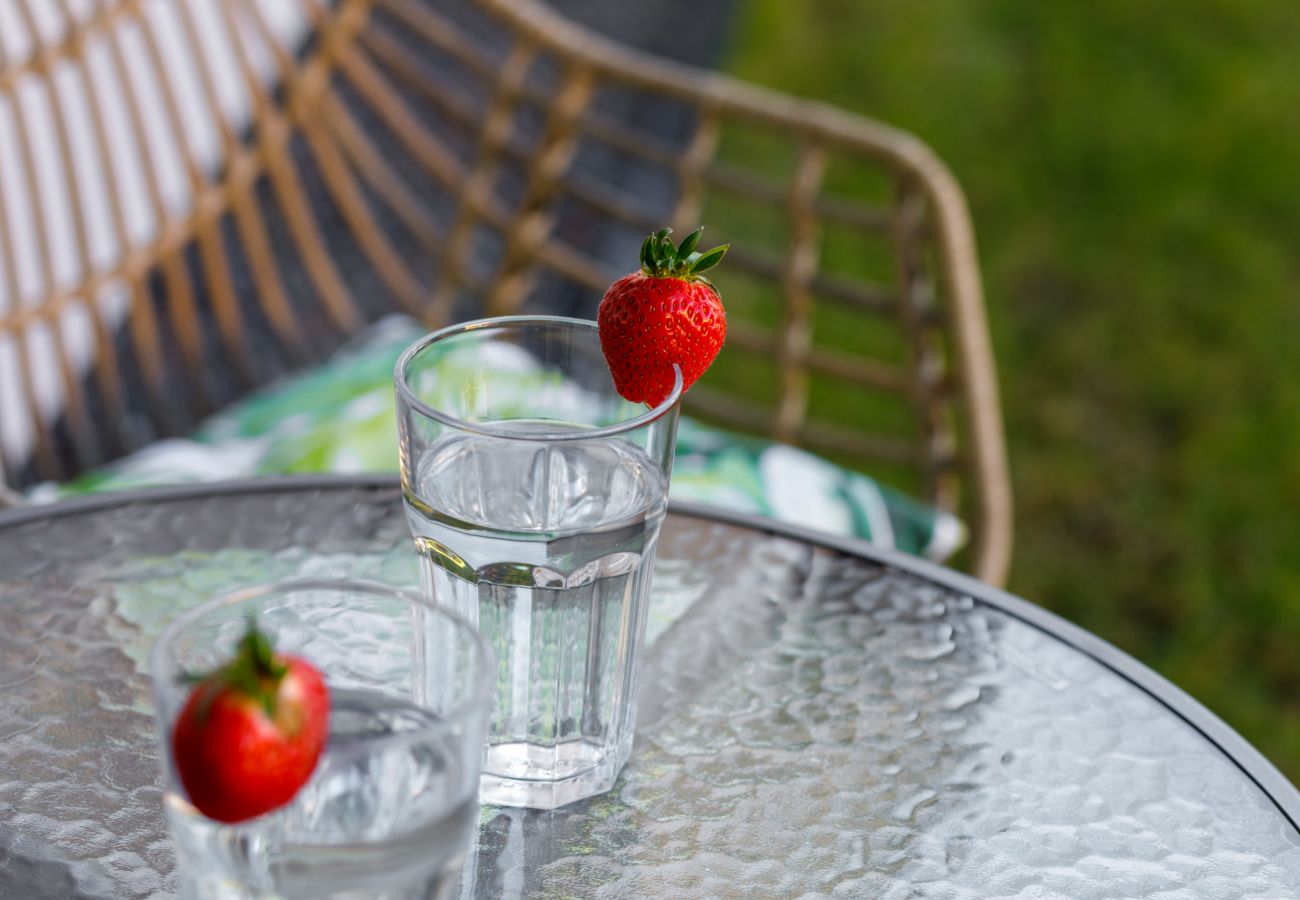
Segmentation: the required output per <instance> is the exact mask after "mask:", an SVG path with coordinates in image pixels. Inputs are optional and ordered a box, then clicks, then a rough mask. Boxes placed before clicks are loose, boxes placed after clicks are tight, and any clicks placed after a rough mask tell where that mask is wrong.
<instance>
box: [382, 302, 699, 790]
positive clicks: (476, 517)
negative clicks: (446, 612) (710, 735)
mask: <svg viewBox="0 0 1300 900" xmlns="http://www.w3.org/2000/svg"><path fill="white" fill-rule="evenodd" d="M396 380H397V402H398V430H399V433H400V437H401V467H402V489H403V497H404V501H405V505H406V514H407V519H408V521H409V523H410V526H411V531H412V533H413V535H414V537H415V543H416V547H417V550H418V553H419V557H420V561H421V584H422V588H423V590H424V591H425V592H426V594H427V595H428V596H430V597H432V598H433V599H434V600H436V601H437V602H439V603H441V604H444V605H446V606H449V607H451V608H452V609H454V610H456V611H458V612H460V613H461V614H462V615H463V616H465V618H466V619H468V620H469V621H471V622H473V623H474V624H476V625H477V626H478V628H479V629H480V631H481V632H482V633H483V635H484V637H485V638H486V639H487V641H488V642H489V644H490V645H491V647H492V649H493V651H494V653H495V655H496V659H497V673H496V698H495V699H496V708H495V713H494V715H493V717H492V720H491V722H490V724H489V726H488V738H487V746H486V750H485V755H484V762H483V775H482V780H481V787H480V791H479V797H480V799H481V800H483V802H485V803H496V804H502V805H508V806H527V807H532V808H537V809H551V808H554V807H556V806H561V805H563V804H565V803H570V802H572V801H574V800H578V799H581V798H583V797H589V796H592V795H594V794H599V793H602V792H604V791H607V790H609V788H611V787H612V786H613V784H614V781H615V779H616V778H617V777H618V773H619V770H620V769H621V768H622V767H623V764H624V763H625V762H626V761H627V759H628V756H629V755H630V753H631V749H632V735H633V724H634V720H635V714H636V692H637V673H638V663H639V657H640V654H641V649H642V643H643V640H644V636H645V624H646V609H647V599H648V594H649V589H650V570H651V568H652V565H653V562H654V554H655V546H656V542H657V540H658V536H659V526H660V524H661V523H662V522H663V517H664V513H665V510H666V506H667V494H668V478H669V473H670V471H671V468H672V460H673V447H674V440H675V437H676V431H677V410H678V400H679V399H680V395H681V390H682V381H681V373H680V371H678V372H677V373H676V382H675V384H674V386H673V389H672V391H671V393H670V394H669V396H668V397H667V398H665V399H664V401H663V402H662V403H660V404H659V405H658V406H656V407H655V408H653V409H648V408H647V407H646V406H645V405H644V404H637V403H630V402H628V401H626V400H624V399H623V398H622V397H620V396H619V395H618V392H617V391H615V389H614V383H613V379H612V378H611V376H610V373H609V369H608V367H607V365H606V363H605V360H604V357H603V356H602V354H601V349H600V338H599V334H598V331H597V328H596V323H595V322H588V321H582V320H578V319H563V318H555V317H508V318H499V319H485V320H481V321H477V322H470V323H468V324H464V325H458V326H454V327H451V328H446V329H443V330H442V331H439V332H436V333H434V334H432V335H429V336H428V337H426V338H424V339H423V340H421V341H419V342H417V343H416V344H415V345H413V346H412V347H410V348H409V349H408V350H407V351H406V352H405V353H404V354H403V355H402V358H401V360H400V361H399V362H398V364H397V372H396Z"/></svg>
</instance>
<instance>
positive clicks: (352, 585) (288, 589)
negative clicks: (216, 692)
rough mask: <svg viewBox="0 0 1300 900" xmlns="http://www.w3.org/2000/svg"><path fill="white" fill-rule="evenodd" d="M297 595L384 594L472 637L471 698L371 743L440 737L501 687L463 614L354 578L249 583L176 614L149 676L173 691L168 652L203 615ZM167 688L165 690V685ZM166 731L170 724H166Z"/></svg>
mask: <svg viewBox="0 0 1300 900" xmlns="http://www.w3.org/2000/svg"><path fill="white" fill-rule="evenodd" d="M295 591H331V592H334V593H361V594H371V595H380V596H388V597H397V598H400V599H403V600H406V601H407V602H408V603H410V604H413V605H414V606H417V607H422V608H424V609H425V610H427V611H429V612H431V613H434V614H436V615H440V616H443V617H444V618H446V619H448V620H450V621H451V623H452V624H453V625H455V626H456V628H457V629H458V630H459V631H461V632H463V633H464V634H466V635H468V636H469V638H470V640H471V641H472V643H473V644H474V647H475V650H476V651H477V654H478V657H479V666H478V669H479V671H478V672H477V673H475V675H474V678H473V682H472V689H471V691H470V696H468V697H466V698H465V699H464V700H462V701H460V702H459V703H457V704H456V705H455V706H454V707H452V709H451V710H449V711H448V712H446V713H442V714H439V716H438V721H437V722H436V723H433V724H430V725H426V726H422V727H420V728H416V729H412V730H408V731H402V732H396V733H393V734H386V735H383V736H380V737H376V738H372V739H370V740H369V741H368V742H367V743H368V745H369V744H386V743H390V742H409V741H410V740H411V737H412V735H413V734H416V735H420V734H436V733H440V732H445V731H448V730H450V729H451V728H453V727H455V725H456V724H457V723H459V722H461V721H462V720H464V719H465V718H467V717H469V716H470V715H471V714H472V713H473V711H474V709H475V708H476V707H483V708H485V709H486V707H487V705H488V704H489V703H490V701H491V699H492V690H493V686H494V685H495V683H496V672H495V669H496V656H495V654H493V652H492V648H491V647H489V646H488V643H487V640H486V639H485V638H484V637H483V635H482V633H480V632H479V630H478V629H477V628H475V627H474V626H473V625H472V624H470V622H469V620H468V619H466V618H465V617H464V616H462V615H460V613H457V612H455V611H454V610H451V609H448V608H447V607H445V606H443V605H441V604H439V603H435V602H434V601H432V600H428V599H426V598H425V597H424V596H422V595H421V594H418V593H416V592H415V591H409V590H406V589H404V588H398V587H392V586H391V585H387V584H381V583H379V582H376V581H363V580H359V579H349V578H303V579H288V580H285V581H271V582H263V583H261V584H254V585H249V586H247V587H242V588H238V589H236V590H233V591H228V592H226V593H224V594H220V595H219V596H216V597H213V598H211V599H208V600H205V601H204V602H202V603H200V604H199V605H198V606H195V607H194V608H193V609H189V610H186V611H185V612H184V613H182V614H181V615H179V616H177V617H176V618H175V619H173V620H172V621H171V622H170V623H168V625H167V627H166V628H164V629H163V630H162V633H161V634H159V635H158V637H157V639H156V640H155V641H154V643H153V647H152V648H150V650H149V677H150V678H151V679H152V680H153V688H154V692H155V693H158V692H160V691H162V690H164V689H165V690H171V689H173V688H174V685H173V684H172V683H171V682H169V681H167V680H165V679H166V676H167V674H168V673H166V672H165V671H164V670H166V669H168V668H170V666H169V664H168V660H167V649H168V648H169V647H170V646H171V645H172V643H173V642H175V640H176V639H177V637H178V636H179V635H180V634H181V632H183V631H184V630H185V629H186V628H188V627H189V626H191V625H193V624H194V623H195V622H197V621H199V620H200V619H202V618H203V617H204V616H206V615H208V614H210V613H212V612H214V611H215V610H218V609H220V608H222V607H224V606H234V605H235V604H237V603H244V602H247V601H249V600H258V599H261V598H264V597H270V596H274V595H276V594H290V593H293V592H295ZM321 674H322V675H324V676H325V681H326V684H328V683H329V672H325V671H322V672H321ZM164 685H165V687H164ZM161 712H162V710H160V709H155V710H154V714H155V716H157V717H158V718H159V719H160V720H161V718H162V716H161V715H160V713H161ZM162 727H163V728H164V730H166V725H165V724H164V725H163V726H162Z"/></svg>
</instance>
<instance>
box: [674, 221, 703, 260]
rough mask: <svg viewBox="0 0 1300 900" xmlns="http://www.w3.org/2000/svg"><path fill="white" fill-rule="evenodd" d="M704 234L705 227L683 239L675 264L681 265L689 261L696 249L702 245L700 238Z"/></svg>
mask: <svg viewBox="0 0 1300 900" xmlns="http://www.w3.org/2000/svg"><path fill="white" fill-rule="evenodd" d="M703 234H704V228H703V226H701V227H699V228H697V229H695V230H694V231H692V232H691V233H690V234H688V235H686V237H684V238H682V242H681V244H680V245H679V246H678V247H677V255H676V258H675V262H676V263H677V264H678V265H680V264H681V263H682V262H684V261H685V260H686V259H688V258H689V257H690V255H691V253H692V252H694V250H695V248H696V247H698V246H699V245H700V237H701V236H703Z"/></svg>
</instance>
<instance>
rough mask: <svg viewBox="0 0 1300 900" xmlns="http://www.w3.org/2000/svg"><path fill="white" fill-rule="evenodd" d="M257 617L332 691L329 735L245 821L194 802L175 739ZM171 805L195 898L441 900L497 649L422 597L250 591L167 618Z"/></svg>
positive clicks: (161, 719)
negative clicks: (281, 797)
mask: <svg viewBox="0 0 1300 900" xmlns="http://www.w3.org/2000/svg"><path fill="white" fill-rule="evenodd" d="M250 616H252V617H255V618H256V621H257V625H258V627H259V628H260V629H261V630H262V631H263V632H265V633H267V634H268V635H269V636H270V637H271V638H272V640H273V641H274V643H275V646H276V649H277V650H278V651H280V652H284V653H290V654H293V655H296V656H301V657H303V658H304V659H306V660H308V661H309V662H311V663H312V664H313V665H315V666H316V668H318V669H319V670H320V671H321V673H322V674H323V675H324V676H325V681H326V684H327V685H328V687H329V690H330V722H329V738H328V742H327V744H326V746H325V750H324V752H323V753H322V754H321V757H320V761H319V762H318V763H317V765H316V769H315V771H314V772H313V773H312V776H311V779H310V780H309V781H308V782H307V784H306V785H304V786H303V787H302V789H301V790H300V791H299V792H298V794H297V795H295V797H294V798H293V799H292V800H291V801H290V802H289V803H288V804H287V805H286V806H283V807H280V808H279V809H276V810H272V811H271V812H269V813H266V814H265V815H262V816H258V817H257V818H254V819H250V820H248V821H245V822H240V823H237V824H226V823H222V822H218V821H215V820H213V819H210V818H208V817H206V816H204V815H203V814H202V813H201V812H199V811H198V810H197V809H196V808H195V807H194V806H193V805H192V804H191V803H190V802H189V800H188V799H187V798H186V795H185V789H184V787H183V786H182V784H181V781H180V779H179V777H178V775H177V771H176V765H175V760H174V759H173V758H172V753H171V739H170V738H171V734H172V731H173V727H174V725H175V722H176V718H177V716H178V715H179V714H180V711H181V709H182V707H183V706H184V704H185V701H186V698H187V696H188V693H189V690H190V686H189V685H188V684H186V682H185V676H186V673H190V672H199V671H210V670H212V669H215V668H217V667H219V666H220V665H222V664H223V663H224V662H226V661H227V660H229V659H230V658H231V657H232V656H233V655H234V650H235V645H236V644H237V643H238V642H239V640H240V638H242V637H243V636H244V633H245V631H246V629H247V627H248V618H249V617H250ZM150 670H151V673H152V675H153V681H154V699H155V703H156V708H157V710H156V711H157V717H158V731H159V739H160V742H161V751H162V752H161V756H162V759H163V769H164V787H165V794H164V801H163V802H164V806H165V808H166V812H167V818H168V821H169V824H170V826H171V831H172V836H173V838H174V839H175V843H176V849H177V857H178V862H179V864H180V866H179V867H180V876H181V887H182V894H183V896H185V897H187V898H191V900H199V898H201V900H218V898H219V900H251V898H273V897H274V898H291V897H299V898H301V897H312V898H323V897H329V898H337V900H344V898H348V900H351V898H357V900H360V898H365V900H398V898H402V900H406V898H415V897H420V898H426V897H434V898H439V897H448V896H450V895H451V893H452V892H453V891H454V889H455V886H456V883H457V879H458V877H459V875H460V868H461V864H462V863H463V861H464V858H465V853H466V850H467V849H468V847H469V840H470V837H471V836H472V834H473V830H474V826H475V824H476V823H477V820H478V800H477V793H478V775H479V765H480V760H481V756H482V748H483V736H484V732H485V728H486V725H487V718H488V707H489V703H490V700H491V692H492V677H493V670H494V666H493V663H492V655H491V652H490V651H489V650H488V649H487V646H486V644H485V643H484V642H483V640H482V638H480V637H479V635H478V634H477V632H475V631H474V629H473V628H471V627H470V626H469V624H468V623H466V622H465V621H464V620H463V619H462V618H460V617H459V616H456V615H454V614H453V613H450V612H448V611H447V610H444V609H439V608H438V607H436V606H435V605H434V604H431V603H430V602H429V601H427V600H426V599H424V598H423V597H420V596H419V595H417V594H414V593H405V592H400V591H393V590H390V589H388V588H385V587H382V586H379V585H371V584H364V583H357V582H344V581H320V582H314V581H300V582H286V583H282V584H278V585H268V586H263V587H254V588H249V589H247V590H242V591H239V592H237V593H234V594H230V595H229V596H226V597H222V598H219V599H216V600H213V601H210V602H208V603H206V604H204V605H202V606H200V607H198V608H196V609H194V610H192V611H190V612H188V613H186V614H185V615H183V616H181V617H180V618H179V619H177V620H176V621H175V622H173V623H172V624H171V625H170V626H169V627H168V628H167V630H166V631H165V632H164V633H163V635H162V637H161V638H159V639H158V642H157V643H156V644H155V645H154V649H153V652H152V654H151V656H150Z"/></svg>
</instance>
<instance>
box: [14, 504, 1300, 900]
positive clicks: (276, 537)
mask: <svg viewBox="0 0 1300 900" xmlns="http://www.w3.org/2000/svg"><path fill="white" fill-rule="evenodd" d="M306 576H310V577H332V576H348V577H352V578H363V579H370V580H375V581H382V582H387V583H392V584H399V585H413V584H415V583H416V580H417V575H416V564H415V558H414V555H413V552H412V551H411V549H410V545H409V538H408V536H407V531H406V524H405V521H404V519H403V516H402V511H401V508H400V503H399V494H398V488H397V485H396V483H395V481H394V480H392V479H386V478H378V479H320V478H312V479H275V480H268V481H259V482H249V483H241V484H234V485H220V486H201V487H193V488H180V489H165V490H157V491H150V492H144V493H137V494H117V495H104V496H100V497H95V498H89V499H84V500H78V501H72V502H68V503H64V504H60V505H56V506H51V507H40V508H28V509H21V510H17V511H11V512H8V513H4V514H0V897H21V898H24V900H29V898H43V897H51V898H53V897H58V898H67V897H153V896H167V895H169V894H171V893H172V892H173V891H174V890H175V877H174V873H173V867H174V860H173V855H172V850H171V845H170V842H169V839H168V837H167V832H166V828H165V825H164V822H163V816H162V809H161V806H160V791H159V786H158V767H157V760H156V756H155V749H154V743H153V742H154V734H153V721H152V718H151V710H150V692H149V679H148V677H147V675H146V673H145V670H144V660H145V655H146V652H147V648H148V647H149V645H150V642H151V641H152V640H153V638H154V637H155V636H156V635H157V634H158V632H159V631H160V630H161V628H162V626H163V625H164V624H165V623H166V622H167V621H169V620H170V619H171V618H172V617H173V616H175V615H176V614H177V613H178V612H179V611H180V610H182V609H185V608H187V607H189V606H191V605H193V604H196V603H198V602H200V601H201V600H204V599H206V598H208V597H210V596H212V595H213V594H215V593H218V592H221V591H224V590H226V589H228V588H231V587H234V586H236V585H242V584H248V583H251V582H265V581H271V580H276V579H283V578H291V577H306ZM654 592H655V593H654V600H653V608H652V611H651V620H650V626H649V628H650V632H649V635H648V651H647V655H646V658H645V671H644V676H643V679H642V685H643V686H642V696H641V705H640V718H639V722H638V735H637V744H636V748H635V751H634V753H633V757H632V761H631V763H630V764H629V765H628V767H627V768H626V769H625V770H624V772H623V775H622V776H621V778H620V780H619V782H618V784H617V786H616V787H615V789H614V790H613V791H611V792H610V793H608V794H605V795H603V796H600V797H597V798H594V799H592V800H589V801H584V802H581V803H577V804H573V805H571V806H568V807H564V808H562V809H559V810H556V811H554V812H546V813H542V812H530V811H523V810H511V809H498V808H493V807H485V808H484V809H483V811H482V815H481V820H480V826H479V830H478V834H477V837H476V839H475V842H474V850H473V852H472V855H471V857H470V859H469V862H468V863H467V864H466V868H465V872H464V875H463V878H462V883H461V887H460V896H461V897H466V898H468V897H478V896H483V897H516V896H546V897H653V896H660V897H675V898H676V897H696V896H717V897H730V896H746V897H778V896H779V897H814V896H851V897H882V898H912V897H920V898H951V900H965V898H971V900H976V898H979V900H984V898H991V897H1017V898H1055V897H1062V898H1071V900H1087V898H1094V897H1095V898H1100V897H1124V898H1161V900H1175V898H1200V897H1205V898H1218V900H1228V898H1236V897H1251V898H1263V897H1268V898H1279V900H1280V898H1295V897H1298V896H1300V831H1298V830H1297V822H1300V794H1298V793H1297V791H1296V790H1295V788H1294V787H1292V786H1291V784H1290V783H1289V782H1287V781H1286V779H1284V778H1283V777H1282V776H1281V775H1280V774H1279V773H1278V772H1277V771H1276V770H1275V769H1274V768H1273V767H1272V766H1270V765H1269V764H1268V763H1267V762H1266V761H1265V760H1264V759H1263V758H1262V757H1261V756H1260V755H1259V754H1258V753H1257V752H1256V751H1255V750H1254V749H1252V748H1251V747H1250V746H1249V745H1248V744H1247V743H1246V742H1245V741H1243V740H1242V739H1241V738H1240V737H1238V736H1237V735H1236V734H1235V733H1234V732H1232V731H1231V730H1230V729H1229V728H1227V726H1225V725H1224V724H1223V723H1222V722H1220V721H1219V720H1218V719H1216V718H1214V717H1213V716H1212V715H1211V714H1210V713H1209V712H1207V711H1206V710H1205V709H1203V708H1202V707H1201V706H1199V705H1198V704H1197V703H1195V702H1194V701H1193V700H1191V699H1190V698H1189V697H1187V696H1186V695H1185V694H1183V693H1182V692H1181V691H1179V690H1178V689H1177V688H1175V687H1173V686H1172V685H1170V684H1169V683H1167V682H1165V681H1163V680H1162V679H1161V678H1159V677H1158V676H1157V675H1155V674H1153V673H1152V672H1150V671H1149V670H1147V669H1146V668H1144V667H1142V666H1141V665H1139V664H1138V663H1136V662H1134V661H1133V660H1131V659H1129V658H1128V657H1126V656H1124V655H1123V654H1121V653H1119V652H1118V651H1117V650H1115V649H1114V648H1112V647H1110V646H1109V645H1107V644H1105V643H1103V642H1102V641H1100V640H1098V639H1097V638H1095V637H1093V636H1091V635H1089V634H1087V633H1086V632H1083V631H1081V630H1080V629H1078V628H1076V627H1074V626H1071V625H1069V624H1068V623H1066V622H1063V621H1062V620H1060V619H1058V618H1056V617H1054V616H1052V615H1050V614H1048V613H1046V612H1044V611H1042V610H1040V609H1038V608H1037V607H1034V606H1032V605H1031V604H1029V603H1026V602H1024V601H1022V600H1018V599H1016V598H1014V597H1012V596H1009V595H1007V594H1005V593H1002V592H1000V591H996V590H993V589H991V588H989V587H987V586H985V585H982V584H980V583H978V582H975V581H973V580H970V579H968V578H965V577H963V576H961V575H959V574H957V573H954V572H951V571H948V570H946V569H941V568H938V567H936V566H931V565H928V564H925V563H921V562H918V561H916V560H914V559H911V558H909V557H903V556H899V555H895V554H889V553H883V552H881V551H878V550H875V549H874V548H872V547H870V546H868V545H866V544H862V543H858V542H854V541H849V540H842V539H836V538H833V537H828V536H824V535H819V534H815V533H812V532H803V531H797V530H792V529H789V528H787V527H785V526H782V525H779V524H776V523H773V522H769V521H766V520H758V519H747V518H744V517H737V516H734V515H729V514H723V513H718V512H715V511H710V510H705V509H702V508H696V507H676V508H674V511H673V512H672V513H671V514H670V515H669V517H668V522H667V524H666V526H665V530H664V535H663V539H662V541H661V545H660V550H659V560H658V564H657V567H656V571H655V587H654Z"/></svg>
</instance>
